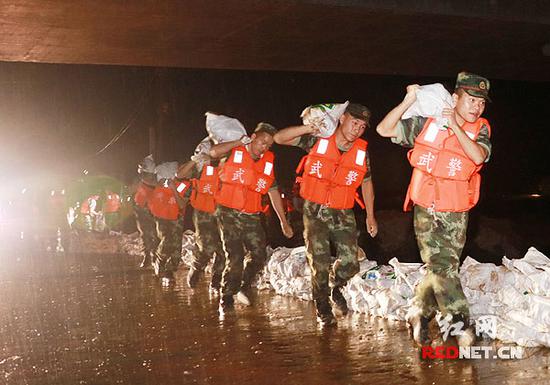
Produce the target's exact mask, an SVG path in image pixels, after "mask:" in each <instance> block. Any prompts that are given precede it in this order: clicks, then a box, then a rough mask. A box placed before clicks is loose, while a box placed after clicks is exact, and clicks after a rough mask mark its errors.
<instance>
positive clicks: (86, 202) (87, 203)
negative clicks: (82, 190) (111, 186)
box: [80, 195, 99, 214]
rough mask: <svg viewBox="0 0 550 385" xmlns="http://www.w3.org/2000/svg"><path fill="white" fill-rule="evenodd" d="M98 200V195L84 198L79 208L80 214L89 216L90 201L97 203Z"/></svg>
mask: <svg viewBox="0 0 550 385" xmlns="http://www.w3.org/2000/svg"><path fill="white" fill-rule="evenodd" d="M98 199H99V195H91V196H89V197H88V198H86V199H85V200H84V202H82V206H81V207H80V212H81V213H82V214H90V203H91V201H93V200H94V201H96V202H97V201H98Z"/></svg>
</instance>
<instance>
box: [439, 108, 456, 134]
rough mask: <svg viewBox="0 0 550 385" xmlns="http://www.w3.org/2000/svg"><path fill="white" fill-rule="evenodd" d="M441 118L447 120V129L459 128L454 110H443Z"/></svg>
mask: <svg viewBox="0 0 550 385" xmlns="http://www.w3.org/2000/svg"><path fill="white" fill-rule="evenodd" d="M441 116H443V117H444V118H447V120H448V121H449V128H451V129H456V128H460V125H459V124H458V123H457V121H456V116H455V110H454V109H452V108H444V109H443V111H442V112H441Z"/></svg>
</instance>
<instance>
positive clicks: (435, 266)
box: [430, 212, 469, 319]
mask: <svg viewBox="0 0 550 385" xmlns="http://www.w3.org/2000/svg"><path fill="white" fill-rule="evenodd" d="M437 216H438V221H437V223H438V225H437V227H436V230H435V232H434V236H435V241H436V243H437V246H438V247H439V248H438V250H437V254H434V255H433V256H432V260H431V262H430V271H431V272H432V274H433V290H434V295H435V299H436V301H437V305H438V307H439V310H440V311H441V313H442V315H443V316H446V315H447V314H449V313H450V314H452V315H453V316H459V317H462V318H464V319H467V318H468V317H469V306H468V301H467V300H466V296H465V295H464V291H463V289H462V284H461V283H460V276H459V266H460V256H461V254H462V249H463V248H464V244H465V243H466V230H467V227H468V213H467V212H462V213H450V212H449V213H437Z"/></svg>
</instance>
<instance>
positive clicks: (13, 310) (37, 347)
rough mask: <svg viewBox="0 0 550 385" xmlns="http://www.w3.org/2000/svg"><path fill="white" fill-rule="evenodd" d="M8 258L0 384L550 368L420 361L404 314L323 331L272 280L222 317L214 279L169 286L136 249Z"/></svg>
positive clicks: (525, 375)
mask: <svg viewBox="0 0 550 385" xmlns="http://www.w3.org/2000/svg"><path fill="white" fill-rule="evenodd" d="M0 263H1V264H2V266H3V268H2V269H1V270H0V298H1V300H0V346H1V348H2V351H1V356H0V383H2V381H4V382H5V383H9V384H50V383H51V384H103V383H104V384H116V383H131V384H154V385H158V384H181V383H200V384H205V383H206V384H246V383H249V384H271V383H277V384H287V383H288V384H363V383H377V382H381V383H382V382H383V383H392V384H411V383H427V384H432V383H450V384H451V383H452V384H455V383H467V384H501V383H504V382H507V383H510V384H515V383H541V381H546V379H547V378H548V374H549V373H548V372H549V371H548V365H549V358H548V357H549V354H548V351H547V350H543V351H542V352H539V353H537V354H535V355H534V356H533V357H531V358H528V359H526V360H523V361H509V362H505V361H492V360H490V361H489V360H488V361H484V360H479V361H469V362H468V361H461V362H458V361H450V362H449V361H422V360H420V358H419V355H418V350H417V349H416V348H415V347H414V346H413V345H412V344H411V342H410V340H409V339H408V335H407V331H406V329H405V327H404V325H403V324H402V323H399V322H393V321H388V320H384V319H380V318H374V317H368V316H365V315H360V314H350V315H348V316H347V317H346V318H345V319H339V326H338V328H337V329H329V330H321V329H319V328H318V326H317V324H316V321H315V317H314V309H313V306H312V304H311V303H309V302H305V301H301V300H297V299H293V298H289V297H282V296H277V295H274V294H273V292H270V291H262V292H260V295H259V296H258V303H257V305H256V306H255V307H252V308H242V307H239V306H238V305H237V309H236V311H235V312H234V313H230V314H228V315H227V316H226V317H225V318H224V319H220V317H219V314H218V311H217V309H218V303H217V300H218V298H217V297H216V296H213V295H212V294H211V293H209V292H208V288H207V282H205V281H204V282H202V283H201V284H200V285H199V288H198V289H196V290H194V291H193V290H189V289H188V288H187V287H186V285H185V283H184V282H185V274H186V270H185V269H183V268H182V269H181V270H180V271H179V272H178V274H177V280H176V283H175V284H172V285H170V286H168V287H163V286H161V284H160V282H158V281H157V280H156V279H154V278H153V277H152V273H151V271H140V270H138V269H137V267H136V266H137V264H138V261H137V260H136V259H135V258H131V257H127V256H114V255H96V256H92V255H71V254H58V255H56V254H43V255H31V254H29V255H21V256H17V257H16V256H15V255H9V253H8V254H7V255H6V254H3V255H2V256H0ZM537 378H539V380H537ZM542 379H544V380H542Z"/></svg>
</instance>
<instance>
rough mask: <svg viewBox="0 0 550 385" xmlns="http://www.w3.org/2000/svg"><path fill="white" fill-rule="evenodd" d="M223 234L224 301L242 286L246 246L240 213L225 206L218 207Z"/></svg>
mask: <svg viewBox="0 0 550 385" xmlns="http://www.w3.org/2000/svg"><path fill="white" fill-rule="evenodd" d="M218 213H219V214H218V215H219V219H220V225H221V236H222V243H223V249H224V253H225V268H224V270H223V276H222V290H221V294H222V302H223V301H225V300H227V299H229V298H232V297H233V295H235V294H237V292H238V291H239V289H240V287H241V280H242V274H243V260H244V254H245V251H244V247H243V242H242V238H241V235H242V229H241V223H240V222H241V221H240V218H239V217H240V215H241V214H240V213H239V212H238V211H237V210H233V209H228V208H225V207H219V208H218Z"/></svg>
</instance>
